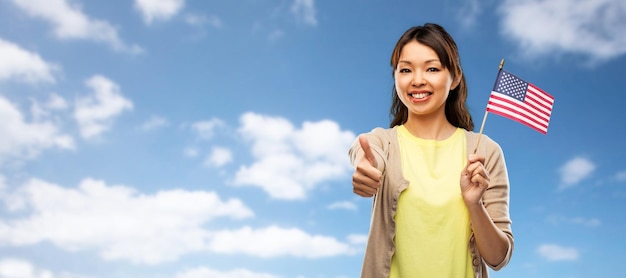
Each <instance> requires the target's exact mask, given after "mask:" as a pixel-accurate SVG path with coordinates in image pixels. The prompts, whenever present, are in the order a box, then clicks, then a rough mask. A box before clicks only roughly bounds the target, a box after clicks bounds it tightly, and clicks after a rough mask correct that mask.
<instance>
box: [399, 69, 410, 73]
mask: <svg viewBox="0 0 626 278" xmlns="http://www.w3.org/2000/svg"><path fill="white" fill-rule="evenodd" d="M398 72H399V73H409V72H411V70H410V69H407V68H401V69H398Z"/></svg>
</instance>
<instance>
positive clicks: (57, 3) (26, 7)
mask: <svg viewBox="0 0 626 278" xmlns="http://www.w3.org/2000/svg"><path fill="white" fill-rule="evenodd" d="M13 3H14V4H15V5H16V6H18V7H19V8H21V9H22V10H23V11H24V12H26V13H27V14H28V15H30V16H32V17H37V18H41V19H43V20H45V21H48V22H49V23H50V24H52V28H53V29H54V34H55V35H56V37H57V38H59V39H84V40H91V41H96V42H102V43H106V44H108V45H109V46H111V47H112V48H113V49H114V50H116V51H124V52H130V53H140V52H141V51H142V49H141V48H140V47H139V46H137V45H127V44H126V43H124V42H123V41H122V40H121V39H120V38H119V36H118V34H117V30H116V29H115V28H114V27H113V26H111V24H110V23H108V22H106V21H102V20H98V19H92V18H89V17H88V16H87V15H85V14H84V13H83V12H82V11H81V10H80V6H79V5H76V4H73V5H72V4H71V3H69V2H68V1H67V0H13Z"/></svg>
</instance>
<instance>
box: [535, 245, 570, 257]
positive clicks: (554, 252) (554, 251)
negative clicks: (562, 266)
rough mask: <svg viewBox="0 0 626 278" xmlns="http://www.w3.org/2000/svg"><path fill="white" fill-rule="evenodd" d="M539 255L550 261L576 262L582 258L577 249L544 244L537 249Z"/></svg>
mask: <svg viewBox="0 0 626 278" xmlns="http://www.w3.org/2000/svg"><path fill="white" fill-rule="evenodd" d="M537 253H539V255H540V256H541V257H543V258H544V259H546V260H548V261H575V260H578V258H579V256H580V255H579V253H578V250H576V248H569V247H562V246H559V245H556V244H543V245H541V246H539V248H537Z"/></svg>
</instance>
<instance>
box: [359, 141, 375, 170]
mask: <svg viewBox="0 0 626 278" xmlns="http://www.w3.org/2000/svg"><path fill="white" fill-rule="evenodd" d="M359 144H361V149H363V155H364V156H363V157H365V159H367V161H369V162H370V164H371V165H372V166H374V167H378V163H376V158H375V157H374V153H372V148H371V147H370V142H369V141H368V140H367V136H366V135H364V134H361V135H360V136H359Z"/></svg>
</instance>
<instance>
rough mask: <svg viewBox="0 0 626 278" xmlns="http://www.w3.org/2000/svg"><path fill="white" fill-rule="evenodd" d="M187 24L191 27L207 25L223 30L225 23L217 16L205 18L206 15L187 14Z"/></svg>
mask: <svg viewBox="0 0 626 278" xmlns="http://www.w3.org/2000/svg"><path fill="white" fill-rule="evenodd" d="M185 22H187V24H189V25H191V26H196V27H202V26H204V25H205V24H208V25H209V26H211V27H213V28H218V29H219V28H222V26H223V23H222V20H221V19H220V18H219V17H218V16H215V15H210V16H205V15H197V14H187V15H185Z"/></svg>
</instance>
